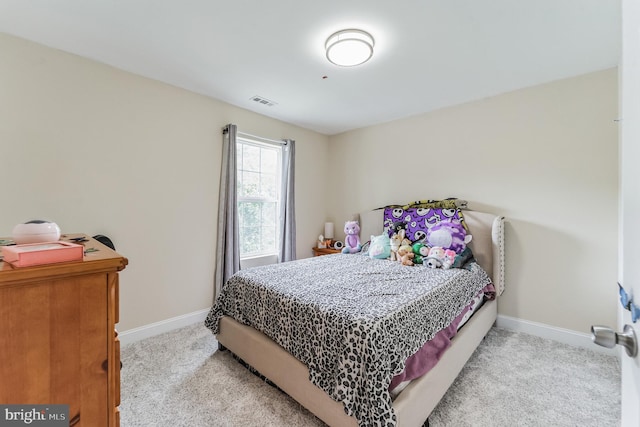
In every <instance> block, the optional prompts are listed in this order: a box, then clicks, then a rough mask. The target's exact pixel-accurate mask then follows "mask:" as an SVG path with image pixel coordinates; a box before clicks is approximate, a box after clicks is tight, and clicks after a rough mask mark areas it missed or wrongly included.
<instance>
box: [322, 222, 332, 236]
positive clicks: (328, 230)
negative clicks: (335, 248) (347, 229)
mask: <svg viewBox="0 0 640 427" xmlns="http://www.w3.org/2000/svg"><path fill="white" fill-rule="evenodd" d="M324 237H325V239H333V223H332V222H325V223H324Z"/></svg>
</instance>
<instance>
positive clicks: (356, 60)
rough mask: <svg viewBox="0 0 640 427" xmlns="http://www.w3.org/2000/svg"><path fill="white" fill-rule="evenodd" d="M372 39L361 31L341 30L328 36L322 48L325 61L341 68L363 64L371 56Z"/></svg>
mask: <svg viewBox="0 0 640 427" xmlns="http://www.w3.org/2000/svg"><path fill="white" fill-rule="evenodd" d="M373 45H374V41H373V37H372V36H371V34H369V33H367V32H366V31H362V30H355V29H352V30H341V31H338V32H335V33H333V34H331V35H330V36H329V38H328V39H327V42H326V43H325V44H324V48H325V50H326V51H327V59H328V60H329V61H330V62H331V63H333V64H336V65H339V66H341V67H353V66H355V65H360V64H364V63H365V62H367V61H368V60H369V59H371V57H372V56H373Z"/></svg>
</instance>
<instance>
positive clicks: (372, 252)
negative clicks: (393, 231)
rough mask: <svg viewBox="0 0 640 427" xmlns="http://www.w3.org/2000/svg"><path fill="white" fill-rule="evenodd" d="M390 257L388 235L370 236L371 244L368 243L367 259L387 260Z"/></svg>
mask: <svg viewBox="0 0 640 427" xmlns="http://www.w3.org/2000/svg"><path fill="white" fill-rule="evenodd" d="M390 255H391V244H390V240H389V235H388V234H386V233H384V234H382V235H380V236H371V243H369V257H371V258H376V259H387V258H389V256H390Z"/></svg>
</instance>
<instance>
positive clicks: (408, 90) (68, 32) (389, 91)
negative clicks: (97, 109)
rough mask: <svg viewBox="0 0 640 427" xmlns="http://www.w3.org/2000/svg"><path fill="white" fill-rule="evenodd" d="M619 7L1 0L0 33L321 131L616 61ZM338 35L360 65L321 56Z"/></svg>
mask: <svg viewBox="0 0 640 427" xmlns="http://www.w3.org/2000/svg"><path fill="white" fill-rule="evenodd" d="M619 3H620V2H619V1H618V0H399V1H392V0H324V1H310V0H308V1H302V0H297V1H296V0H269V1H265V0H254V1H248V0H227V1H220V0H0V32H5V33H8V34H12V35H16V36H19V37H23V38H25V39H28V40H33V41H36V42H38V43H41V44H44V45H47V46H51V47H54V48H57V49H61V50H63V51H67V52H72V53H75V54H77V55H81V56H84V57H87V58H91V59H94V60H96V61H99V62H103V63H105V64H109V65H112V66H114V67H117V68H120V69H123V70H126V71H130V72H132V73H136V74H140V75H143V76H147V77H150V78H153V79H157V80H160V81H163V82H166V83H170V84H172V85H175V86H178V87H181V88H185V89H188V90H191V91H194V92H197V93H201V94H205V95H208V96H211V97H213V98H217V99H220V100H223V101H226V102H228V103H230V104H233V105H237V106H239V107H243V108H246V109H248V110H252V111H256V112H258V113H261V114H264V115H267V116H270V117H274V118H277V119H280V120H283V121H286V122H289V123H293V124H296V125H299V126H302V127H305V128H308V129H312V130H316V131H318V132H321V133H324V134H329V135H331V134H336V133H340V132H343V131H346V130H350V129H354V128H359V127H364V126H368V125H372V124H376V123H381V122H385V121H389V120H393V119H397V118H401V117H407V116H411V115H415V114H419V113H423V112H428V111H432V110H435V109H438V108H442V107H446V106H450V105H455V104H459V103H463V102H468V101H472V100H476V99H481V98H484V97H488V96H492V95H496V94H500V93H504V92H508V91H512V90H515V89H519V88H523V87H527V86H533V85H536V84H540V83H545V82H549V81H553V80H557V79H562V78H566V77H571V76H575V75H579V74H584V73H588V72H592V71H597V70H602V69H606V68H610V67H615V66H616V65H617V64H618V58H619V52H620V40H619V39H620V37H619V33H620V4H619ZM344 28H360V29H363V30H366V31H368V32H370V33H371V34H373V36H374V38H375V43H376V45H375V52H374V56H373V58H372V60H371V61H369V62H368V63H366V64H364V65H361V66H359V67H351V68H340V67H337V66H334V65H332V64H331V63H329V62H328V61H327V60H326V58H325V56H324V42H325V40H326V38H327V37H328V36H329V35H331V34H332V33H333V32H335V31H337V30H340V29H344ZM0 57H1V52H0ZM0 60H1V59H0ZM323 76H327V77H326V78H323ZM254 95H259V96H262V97H264V98H267V99H269V100H272V101H275V102H276V103H277V104H276V105H274V106H272V107H268V106H265V105H262V104H258V103H256V102H254V101H252V100H251V98H252V97H253V96H254Z"/></svg>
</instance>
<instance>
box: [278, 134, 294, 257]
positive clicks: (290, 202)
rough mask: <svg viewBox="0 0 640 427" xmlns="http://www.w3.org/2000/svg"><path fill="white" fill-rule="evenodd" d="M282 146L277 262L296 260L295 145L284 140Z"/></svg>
mask: <svg viewBox="0 0 640 427" xmlns="http://www.w3.org/2000/svg"><path fill="white" fill-rule="evenodd" d="M284 142H285V144H284V145H283V146H282V187H281V191H280V254H279V258H278V259H279V261H280V262H285V261H293V260H294V259H296V209H295V191H294V178H295V176H294V175H295V153H296V149H295V147H296V144H295V141H293V140H291V139H285V140H284Z"/></svg>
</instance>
